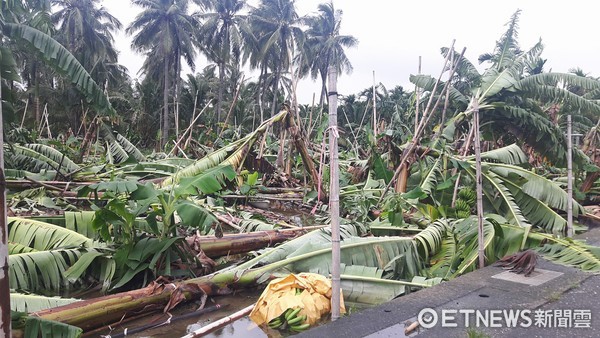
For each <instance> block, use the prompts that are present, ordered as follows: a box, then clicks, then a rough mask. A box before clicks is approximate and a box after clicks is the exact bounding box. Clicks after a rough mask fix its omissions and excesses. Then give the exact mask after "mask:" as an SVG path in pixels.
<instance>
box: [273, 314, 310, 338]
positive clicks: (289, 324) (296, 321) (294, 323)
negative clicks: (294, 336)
mask: <svg viewBox="0 0 600 338" xmlns="http://www.w3.org/2000/svg"><path fill="white" fill-rule="evenodd" d="M300 310H302V309H301V308H296V309H292V308H289V309H287V310H285V312H283V313H282V314H281V315H280V316H279V317H277V318H273V319H272V320H271V321H270V322H269V324H268V325H269V327H270V328H272V329H279V330H285V329H289V330H290V331H291V332H302V331H304V330H306V329H308V328H309V327H310V324H308V323H304V322H305V321H306V318H307V316H306V315H303V316H298V314H299V313H300Z"/></svg>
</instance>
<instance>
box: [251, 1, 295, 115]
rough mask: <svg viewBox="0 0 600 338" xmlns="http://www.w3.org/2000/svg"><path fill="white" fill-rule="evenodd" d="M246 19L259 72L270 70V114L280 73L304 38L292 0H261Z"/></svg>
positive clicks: (290, 63)
mask: <svg viewBox="0 0 600 338" xmlns="http://www.w3.org/2000/svg"><path fill="white" fill-rule="evenodd" d="M249 19H250V29H251V31H252V35H253V37H254V38H255V42H256V43H255V44H254V45H255V47H256V48H257V49H255V51H254V53H257V54H255V56H254V60H260V61H259V63H260V64H261V65H262V66H263V67H262V68H261V69H262V70H263V72H262V73H263V76H266V69H267V68H270V69H271V71H272V72H273V74H274V78H273V82H272V86H273V87H272V88H273V90H272V91H273V93H272V94H273V101H272V104H271V115H274V114H275V109H276V104H277V98H278V92H279V87H280V84H281V83H280V82H281V78H282V73H283V72H284V71H289V69H290V67H291V65H292V60H293V53H294V51H295V50H296V49H297V47H298V46H299V45H302V43H303V40H304V32H303V30H302V26H301V25H302V18H301V17H300V16H299V15H298V13H297V12H296V6H295V1H294V0H263V1H261V3H260V4H259V5H258V7H256V8H254V9H252V11H251V12H250V16H249ZM251 64H252V62H251Z"/></svg>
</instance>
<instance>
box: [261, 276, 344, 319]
mask: <svg viewBox="0 0 600 338" xmlns="http://www.w3.org/2000/svg"><path fill="white" fill-rule="evenodd" d="M296 289H302V290H303V291H302V293H300V294H296ZM289 308H292V309H297V308H301V309H302V310H300V313H299V314H298V316H302V315H306V316H307V317H308V318H307V319H306V323H309V324H310V325H313V324H315V323H316V322H318V321H319V320H320V319H321V317H322V316H323V315H325V314H328V313H330V312H331V280H329V279H327V278H325V277H324V276H321V275H319V274H314V273H301V274H298V275H296V274H290V275H288V276H287V277H285V278H278V279H275V280H273V281H271V282H270V283H269V285H268V286H267V288H266V289H265V291H263V293H262V294H261V295H260V298H259V299H258V301H257V302H256V305H255V306H254V309H253V310H252V312H251V313H250V319H252V321H254V322H255V323H256V324H257V325H263V324H266V323H268V322H270V321H271V320H272V319H274V318H277V317H279V316H280V315H281V314H282V313H283V312H285V310H287V309H289ZM340 313H346V307H345V306H344V297H343V296H342V291H341V290H340Z"/></svg>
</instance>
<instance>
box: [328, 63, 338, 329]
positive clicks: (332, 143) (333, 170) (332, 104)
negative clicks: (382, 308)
mask: <svg viewBox="0 0 600 338" xmlns="http://www.w3.org/2000/svg"><path fill="white" fill-rule="evenodd" d="M328 77H329V90H330V92H329V154H330V155H329V156H330V164H329V165H330V169H329V170H330V182H329V184H330V188H329V210H330V212H331V246H332V247H331V290H332V295H331V320H337V319H338V318H340V289H341V283H340V260H341V257H340V173H339V165H338V139H337V138H338V131H337V70H336V69H335V67H334V66H332V65H330V66H329V71H328Z"/></svg>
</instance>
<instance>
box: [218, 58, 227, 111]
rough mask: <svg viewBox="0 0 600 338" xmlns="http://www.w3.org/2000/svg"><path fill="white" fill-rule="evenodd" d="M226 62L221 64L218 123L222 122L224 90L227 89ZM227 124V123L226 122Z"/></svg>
mask: <svg viewBox="0 0 600 338" xmlns="http://www.w3.org/2000/svg"><path fill="white" fill-rule="evenodd" d="M224 79H225V62H223V61H220V62H219V94H218V96H217V123H219V122H221V106H222V105H223V89H224V88H225V83H223V81H224ZM225 123H227V121H225Z"/></svg>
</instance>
